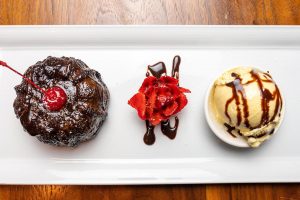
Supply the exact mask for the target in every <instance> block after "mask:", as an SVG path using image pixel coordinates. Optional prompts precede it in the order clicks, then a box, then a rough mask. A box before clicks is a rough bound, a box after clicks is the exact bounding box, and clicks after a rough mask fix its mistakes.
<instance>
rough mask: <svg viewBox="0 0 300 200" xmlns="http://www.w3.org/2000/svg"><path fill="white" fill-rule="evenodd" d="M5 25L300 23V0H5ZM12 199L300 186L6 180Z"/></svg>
mask: <svg viewBox="0 0 300 200" xmlns="http://www.w3.org/2000/svg"><path fill="white" fill-rule="evenodd" d="M0 24H2V25H16V24H258V25H259V24H270V25H271V24H278V25H279V24H280V25H282V24H293V25H299V24H300V0H0ZM0 37H1V35H0ZM0 179H1V177H0ZM6 199H74V200H76V199H118V200H119V199H164V200H167V199H180V200H184V199H187V200H190V199H222V200H227V199H236V200H256V199H264V200H265V199H281V200H296V199H300V185H299V184H227V185H174V186H170V185H168V186H6V185H3V186H0V200H6Z"/></svg>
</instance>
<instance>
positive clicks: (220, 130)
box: [204, 69, 285, 148]
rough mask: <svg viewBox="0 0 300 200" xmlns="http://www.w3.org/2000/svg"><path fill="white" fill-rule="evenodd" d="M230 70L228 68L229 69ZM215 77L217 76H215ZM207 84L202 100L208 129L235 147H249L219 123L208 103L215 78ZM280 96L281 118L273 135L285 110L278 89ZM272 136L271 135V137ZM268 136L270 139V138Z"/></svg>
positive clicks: (243, 139) (281, 119)
mask: <svg viewBox="0 0 300 200" xmlns="http://www.w3.org/2000/svg"><path fill="white" fill-rule="evenodd" d="M229 70H230V69H229ZM216 79H217V78H216ZM216 79H214V81H213V82H212V83H211V84H210V85H209V88H208V90H207V92H206V95H205V101H204V112H205V117H206V121H207V123H208V125H209V127H210V129H211V130H212V131H213V132H214V134H215V135H216V136H217V137H218V138H219V139H221V140H222V141H223V142H225V143H227V144H230V145H232V146H236V147H242V148H249V147H250V146H249V145H248V143H247V141H246V140H245V138H243V137H242V136H239V135H237V136H236V137H232V136H231V135H230V134H229V133H228V132H227V130H226V128H225V127H224V125H223V124H221V123H220V122H219V121H218V120H217V119H216V116H215V114H214V113H213V111H212V106H211V105H210V102H211V101H210V98H211V95H210V94H211V92H212V89H213V86H214V82H215V80H216ZM279 91H280V94H281V97H282V111H281V118H280V122H279V124H278V126H277V127H276V128H275V130H274V133H273V135H274V134H275V133H276V132H277V131H278V129H279V127H280V125H281V123H282V121H283V118H284V112H285V101H284V98H283V95H282V92H281V90H280V89H279ZM271 138H272V137H271ZM271 138H270V139H271Z"/></svg>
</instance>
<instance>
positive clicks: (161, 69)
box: [146, 62, 167, 78]
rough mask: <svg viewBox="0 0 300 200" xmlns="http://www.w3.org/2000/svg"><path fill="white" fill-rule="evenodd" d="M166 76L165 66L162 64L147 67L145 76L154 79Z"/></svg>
mask: <svg viewBox="0 0 300 200" xmlns="http://www.w3.org/2000/svg"><path fill="white" fill-rule="evenodd" d="M166 74H167V69H166V65H165V63H163V62H158V63H156V64H154V65H149V66H148V70H147V73H146V76H149V75H152V76H154V77H156V78H160V77H161V76H163V75H166Z"/></svg>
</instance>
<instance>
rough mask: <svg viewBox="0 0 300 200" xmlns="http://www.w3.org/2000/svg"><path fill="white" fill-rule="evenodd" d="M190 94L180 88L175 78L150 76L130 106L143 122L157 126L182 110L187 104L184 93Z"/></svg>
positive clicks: (131, 100) (130, 102) (132, 99)
mask: <svg viewBox="0 0 300 200" xmlns="http://www.w3.org/2000/svg"><path fill="white" fill-rule="evenodd" d="M189 92H190V90H188V89H185V88H181V87H179V86H178V80H177V79H175V78H173V77H170V76H162V77H160V78H156V77H154V76H149V77H147V78H145V79H144V81H143V83H142V86H141V87H140V89H139V92H138V93H137V94H135V95H134V96H133V97H132V98H131V99H130V100H129V101H128V104H129V105H131V106H132V107H133V108H135V109H136V110H137V111H138V115H139V117H140V118H141V119H142V120H149V122H150V123H151V124H152V125H154V126H155V125H157V124H159V123H160V122H161V121H163V120H166V119H168V118H169V117H171V116H172V115H175V114H176V113H178V112H179V111H180V110H182V109H183V108H184V107H185V106H186V104H187V98H186V96H185V94H184V93H189Z"/></svg>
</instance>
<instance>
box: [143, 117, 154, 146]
mask: <svg viewBox="0 0 300 200" xmlns="http://www.w3.org/2000/svg"><path fill="white" fill-rule="evenodd" d="M146 127H147V129H146V130H147V131H146V133H145V135H144V142H145V144H148V145H152V144H154V142H155V134H154V128H155V126H153V125H152V124H151V123H150V122H149V121H148V120H146Z"/></svg>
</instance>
